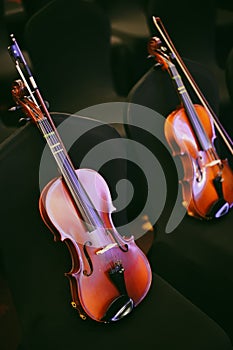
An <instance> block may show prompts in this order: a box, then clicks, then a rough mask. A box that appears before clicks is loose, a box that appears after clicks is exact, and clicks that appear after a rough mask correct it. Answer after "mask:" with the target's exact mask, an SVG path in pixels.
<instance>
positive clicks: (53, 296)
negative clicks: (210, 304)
mask: <svg viewBox="0 0 233 350" xmlns="http://www.w3.org/2000/svg"><path fill="white" fill-rule="evenodd" d="M54 120H55V123H56V125H57V124H58V123H59V122H61V121H63V120H64V118H63V117H62V116H57V117H55V116H54ZM86 124H88V125H89V126H90V129H91V126H92V125H93V129H92V130H91V131H90V132H89V133H88V134H86V135H85V134H84V135H83V136H82V137H81V138H80V139H78V140H77V143H75V144H74V146H73V147H72V148H71V151H70V153H71V158H72V160H73V162H74V164H75V166H76V167H78V165H79V163H80V160H81V159H82V158H83V156H84V155H85V154H86V152H88V150H89V149H90V148H91V147H94V145H96V144H98V142H103V141H104V140H106V139H111V138H117V137H119V135H118V134H117V133H116V131H115V130H114V129H112V128H110V127H109V126H106V125H101V124H99V125H96V122H93V121H92V120H91V119H86V118H79V117H74V118H73V119H72V123H71V127H72V131H73V130H76V129H75V128H77V130H80V129H81V130H82V128H83V127H84V126H85V125H86ZM43 148H44V141H43V140H42V137H41V136H40V135H39V132H38V130H36V127H35V126H34V125H26V126H25V127H24V128H23V129H21V130H19V131H18V132H17V133H16V134H14V135H12V137H11V138H9V139H8V140H7V141H5V142H4V143H3V144H2V145H1V149H0V159H1V181H0V186H1V198H2V201H3V203H4V206H3V207H2V209H1V224H2V230H1V232H2V234H1V244H0V247H1V261H2V267H3V269H4V274H5V277H6V279H7V281H8V284H9V287H10V290H11V293H12V297H13V301H14V304H15V307H16V310H17V314H18V317H19V322H20V327H21V333H22V337H21V344H20V346H19V349H20V350H41V349H44V350H55V349H56V350H64V349H67V350H71V349H74V348H79V347H81V346H82V347H85V348H86V349H91V348H93V347H94V348H95V349H102V348H103V346H107V347H111V349H118V348H119V347H120V348H128V347H130V348H132V347H136V346H137V347H138V346H142V347H145V348H152V347H153V348H157V349H161V350H168V349H171V348H174V349H185V350H186V349H190V350H196V349H203V350H207V349H209V350H220V349H221V350H230V349H232V346H231V344H230V341H229V338H228V337H227V336H226V334H225V333H224V331H223V330H222V329H221V328H220V327H219V326H218V325H217V324H216V323H215V322H213V321H212V320H211V319H209V318H208V316H206V315H205V314H203V313H202V312H201V311H200V310H199V309H198V308H197V307H195V306H194V305H192V304H191V303H190V302H189V301H188V300H187V299H185V298H184V297H183V296H182V295H181V294H179V293H178V292H177V291H175V290H174V289H173V288H172V287H171V286H170V285H169V284H168V283H167V282H165V281H164V280H163V279H162V278H161V277H159V276H158V275H153V283H152V288H151V290H150V292H149V294H148V296H147V297H146V298H145V300H143V302H142V303H141V304H140V305H139V306H138V307H137V309H136V310H134V313H133V314H131V315H130V316H129V317H128V318H125V319H124V320H122V321H120V322H119V323H116V324H113V325H103V324H99V323H95V322H94V321H89V320H87V321H82V320H81V319H80V318H79V317H78V315H77V313H76V312H75V311H74V310H73V309H72V307H71V306H70V299H71V297H70V291H69V285H68V280H67V279H66V278H65V277H64V272H67V271H69V269H70V266H71V261H70V255H69V253H68V250H67V248H66V247H65V246H64V245H63V244H62V243H59V242H57V243H54V241H53V236H52V234H51V232H50V231H49V230H48V229H47V227H46V226H45V225H44V223H43V222H42V219H41V217H40V215H39V211H38V198H39V179H38V175H39V166H40V157H41V153H42V151H43ZM106 151H107V150H106ZM108 151H109V152H113V154H114V150H113V149H109V150H108ZM114 164H115V163H114ZM114 164H112V166H111V170H109V171H108V170H106V169H105V170H104V169H103V171H102V175H103V176H104V177H105V179H106V181H107V182H108V184H109V186H110V188H112V185H113V183H114V181H115V179H114V176H116V174H118V176H119V178H121V177H124V176H125V167H124V164H123V165H121V166H119V163H117V165H114ZM113 174H114V176H113ZM54 176H57V172H56V169H54ZM112 176H113V177H112ZM112 180H113V181H112ZM113 187H114V186H113ZM114 220H122V218H114Z"/></svg>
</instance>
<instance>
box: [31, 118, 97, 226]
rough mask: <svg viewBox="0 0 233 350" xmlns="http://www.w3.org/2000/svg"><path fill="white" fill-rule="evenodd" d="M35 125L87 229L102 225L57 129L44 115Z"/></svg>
mask: <svg viewBox="0 0 233 350" xmlns="http://www.w3.org/2000/svg"><path fill="white" fill-rule="evenodd" d="M37 126H38V128H39V130H40V131H41V133H42V135H43V137H44V138H45V140H46V142H47V144H48V146H49V148H50V151H51V153H52V155H53V157H54V159H55V161H56V163H57V165H58V168H59V170H60V172H61V174H62V177H63V179H64V181H65V184H66V185H67V187H68V189H69V192H70V194H71V196H72V199H73V200H74V204H75V205H76V206H77V208H78V210H79V213H80V214H81V216H82V219H83V221H84V222H85V224H86V226H87V229H88V230H89V231H90V232H91V231H93V230H94V229H95V228H96V227H97V226H98V227H102V226H103V223H102V220H101V218H100V216H99V214H98V212H97V211H96V210H95V208H94V205H93V203H92V202H91V199H90V198H89V196H88V194H87V193H86V191H85V189H84V187H83V186H82V184H81V182H80V181H79V179H78V176H77V173H76V171H75V169H74V166H73V164H72V162H71V160H70V158H69V156H68V153H67V151H66V149H65V147H64V145H63V142H62V140H61V138H60V136H59V134H58V132H57V129H56V128H55V127H54V126H53V125H51V124H50V122H49V120H48V119H47V118H46V117H43V118H41V119H40V120H38V121H37Z"/></svg>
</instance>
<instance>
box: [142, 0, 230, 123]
mask: <svg viewBox="0 0 233 350" xmlns="http://www.w3.org/2000/svg"><path fill="white" fill-rule="evenodd" d="M216 14H217V3H216V1H215V0H208V1H205V2H203V1H201V0H198V1H191V2H189V4H188V5H187V2H186V1H184V0H179V1H176V2H173V3H171V4H169V6H167V3H164V2H160V1H157V0H148V4H147V9H146V16H147V20H148V26H149V28H150V32H151V35H157V36H160V34H159V33H158V32H157V30H156V27H155V26H154V23H153V21H152V16H158V17H160V18H161V20H162V22H163V24H164V26H165V28H166V30H167V32H168V34H169V35H170V37H171V39H172V41H173V43H174V45H175V47H176V49H177V50H178V52H179V54H180V55H181V56H182V57H186V58H187V59H190V60H194V61H197V62H200V63H202V64H203V65H205V66H206V67H208V69H209V70H210V71H211V72H212V75H213V76H214V77H215V79H216V80H217V81H218V87H219V97H220V100H219V101H220V110H219V117H220V119H221V121H222V123H224V124H225V126H226V127H227V125H226V121H227V120H228V115H229V114H231V109H229V94H228V90H227V87H226V82H225V77H224V67H222V66H221V65H220V64H219V62H220V61H221V60H222V56H223V55H221V52H220V47H221V46H222V45H223V42H224V43H225V41H226V40H225V39H223V38H221V46H220V47H218V43H217V35H216V33H217V25H216ZM218 39H219V37H218ZM222 51H223V50H222ZM219 56H221V59H220V57H219Z"/></svg>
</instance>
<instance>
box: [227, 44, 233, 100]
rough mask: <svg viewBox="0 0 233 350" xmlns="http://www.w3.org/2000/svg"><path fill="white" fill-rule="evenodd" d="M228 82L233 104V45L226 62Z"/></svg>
mask: <svg viewBox="0 0 233 350" xmlns="http://www.w3.org/2000/svg"><path fill="white" fill-rule="evenodd" d="M226 82H227V88H228V90H229V94H230V97H231V103H232V104H233V47H232V49H231V51H230V52H229V55H228V57H227V63H226Z"/></svg>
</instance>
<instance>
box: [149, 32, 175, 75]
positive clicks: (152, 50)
mask: <svg viewBox="0 0 233 350" xmlns="http://www.w3.org/2000/svg"><path fill="white" fill-rule="evenodd" d="M147 50H148V52H149V57H154V58H155V59H156V61H157V62H158V64H159V65H161V66H162V68H163V69H165V70H168V62H169V61H170V57H169V55H168V54H167V48H166V47H165V46H163V45H162V42H161V40H160V39H159V38H158V37H156V36H154V37H152V38H151V39H150V40H149V41H148V44H147Z"/></svg>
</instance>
